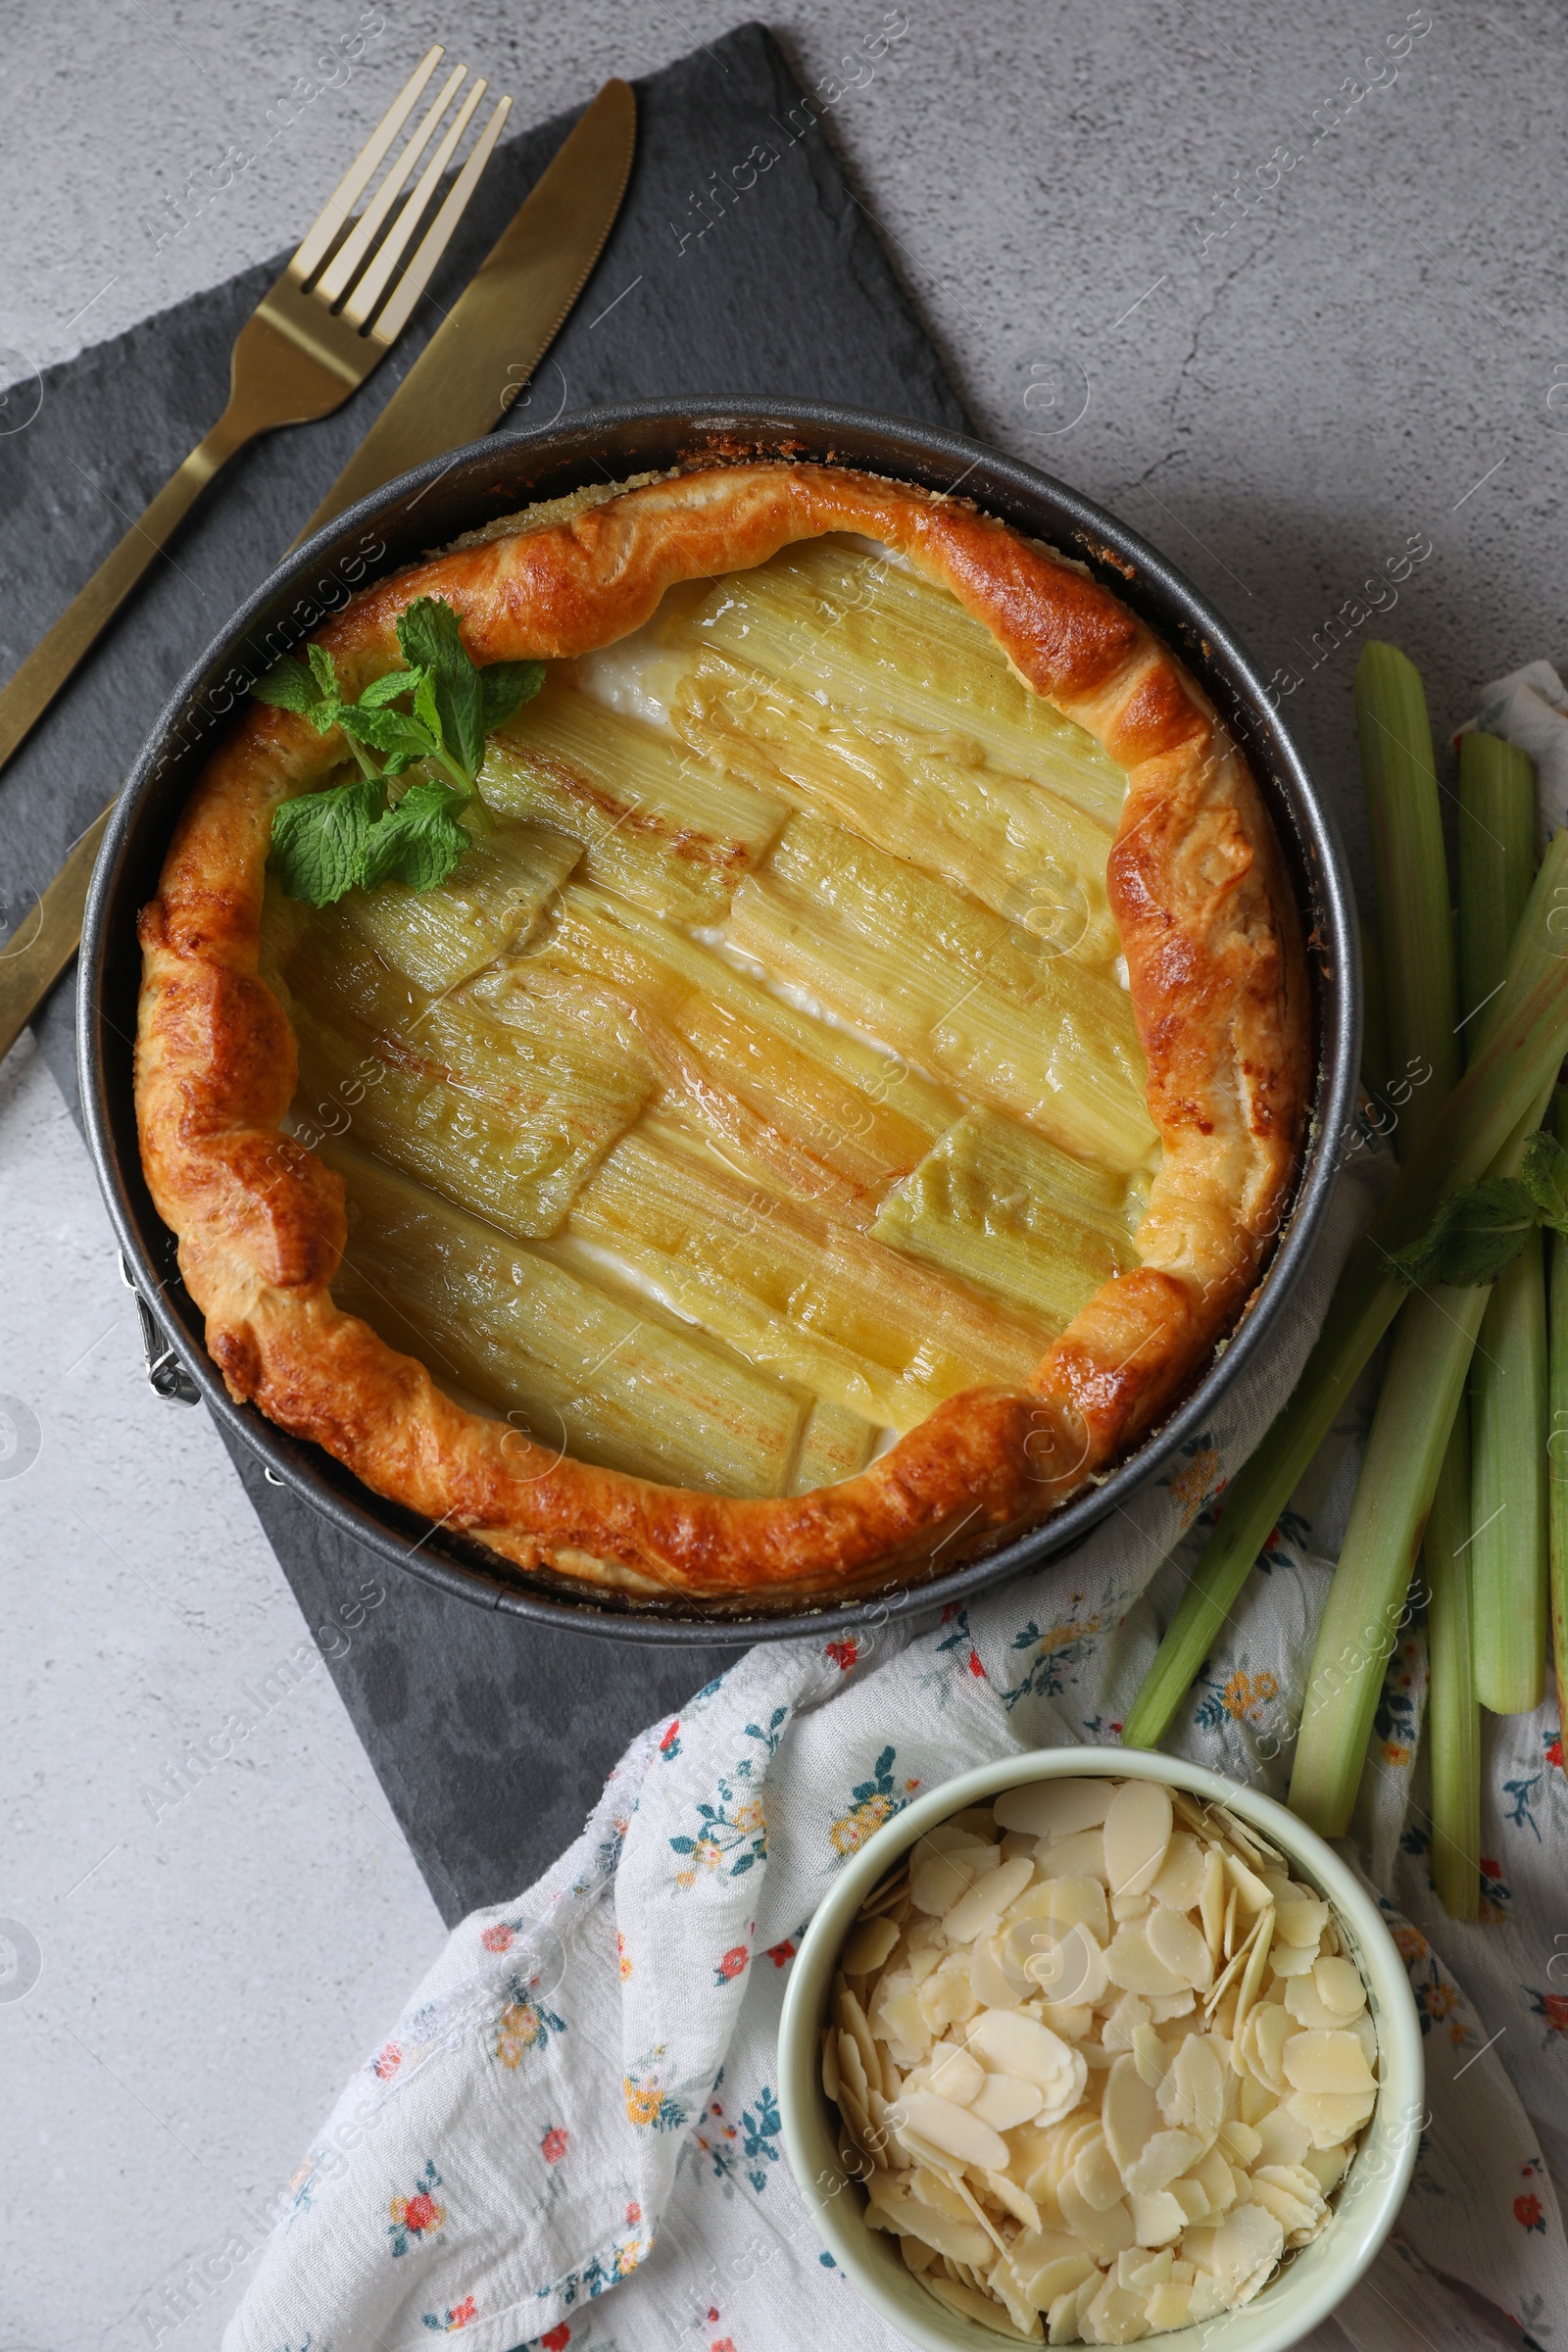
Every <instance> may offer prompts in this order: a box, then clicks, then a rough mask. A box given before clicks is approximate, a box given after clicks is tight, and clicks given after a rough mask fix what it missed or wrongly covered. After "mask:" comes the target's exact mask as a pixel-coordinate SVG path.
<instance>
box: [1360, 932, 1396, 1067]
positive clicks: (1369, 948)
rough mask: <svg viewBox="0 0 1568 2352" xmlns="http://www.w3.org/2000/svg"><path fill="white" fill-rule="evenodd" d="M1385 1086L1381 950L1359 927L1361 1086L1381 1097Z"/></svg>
mask: <svg viewBox="0 0 1568 2352" xmlns="http://www.w3.org/2000/svg"><path fill="white" fill-rule="evenodd" d="M1388 1083H1389V1006H1388V993H1387V991H1386V990H1385V988H1384V985H1383V951H1382V949H1381V948H1380V947H1379V946H1378V943H1377V941H1376V940H1375V939H1374V938H1373V936H1372V934H1371V932H1370V931H1369V930H1368V929H1367V927H1366V924H1365V923H1364V922H1363V923H1362V925H1361V1084H1362V1085H1363V1086H1364V1087H1365V1088H1366V1091H1367V1093H1368V1094H1369V1095H1371V1096H1373V1097H1381V1095H1382V1093H1383V1090H1384V1088H1385V1087H1386V1086H1387V1085H1388Z"/></svg>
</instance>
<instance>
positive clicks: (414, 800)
mask: <svg viewBox="0 0 1568 2352" xmlns="http://www.w3.org/2000/svg"><path fill="white" fill-rule="evenodd" d="M468 798H469V796H468V794H467V793H466V792H456V791H454V790H453V788H452V786H451V785H450V784H441V783H438V782H434V781H432V782H429V783H423V784H411V785H410V787H409V789H408V791H407V792H406V793H405V794H404V796H403V798H402V800H401V801H400V802H399V803H398V805H397V807H396V808H395V809H389V810H388V811H387V813H386V815H385V816H383V817H382V819H381V821H380V823H379V824H378V825H376V826H374V827H373V828H372V830H371V833H370V839H369V849H368V857H367V858H366V864H365V872H364V875H363V880H364V883H365V887H366V888H367V889H368V890H373V889H374V887H375V885H376V884H377V883H378V882H403V883H406V884H407V886H408V888H409V889H410V890H434V888H435V887H436V885H437V883H439V882H444V881H445V880H446V878H447V876H448V875H449V874H450V873H451V871H452V869H453V867H454V866H455V865H456V864H457V862H458V859H459V858H461V857H462V856H463V854H464V852H465V850H469V849H471V848H472V847H473V843H472V840H471V838H470V836H469V834H468V833H467V831H466V828H465V827H464V826H462V825H460V824H459V822H458V811H459V810H460V809H464V808H466V805H467V802H468Z"/></svg>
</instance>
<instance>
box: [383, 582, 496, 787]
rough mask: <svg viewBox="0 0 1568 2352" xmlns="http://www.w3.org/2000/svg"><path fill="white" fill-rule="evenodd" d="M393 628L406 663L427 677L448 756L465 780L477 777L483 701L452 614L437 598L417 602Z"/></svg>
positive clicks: (481, 750) (481, 751)
mask: <svg viewBox="0 0 1568 2352" xmlns="http://www.w3.org/2000/svg"><path fill="white" fill-rule="evenodd" d="M397 627H398V643H399V645H401V647H402V648H403V655H404V659H405V661H407V662H410V663H412V664H413V665H414V666H415V667H416V668H418V669H423V670H425V671H427V672H428V673H429V681H430V690H431V695H432V699H433V701H434V704H435V709H436V711H437V714H438V716H439V720H440V728H441V741H442V744H443V746H444V747H445V749H446V752H447V754H448V756H449V757H450V758H451V759H452V760H454V761H455V762H456V764H457V765H458V766H459V767H461V768H462V770H463V772H464V774H465V775H466V776H476V775H477V774H478V772H479V770H480V768H481V767H482V766H483V765H484V709H483V697H482V695H481V692H480V687H479V672H478V670H477V669H476V668H475V667H474V665H473V663H472V662H470V661H469V659H468V656H467V654H466V651H465V649H464V643H463V638H462V636H461V634H460V633H459V629H458V616H457V614H456V613H454V611H453V610H452V607H451V606H450V605H449V604H446V603H445V602H443V600H442V599H441V598H439V597H434V596H421V597H420V598H419V599H418V600H417V603H415V604H412V605H410V607H409V609H408V611H407V612H406V613H400V614H399V616H398V624H397ZM416 707H417V705H416Z"/></svg>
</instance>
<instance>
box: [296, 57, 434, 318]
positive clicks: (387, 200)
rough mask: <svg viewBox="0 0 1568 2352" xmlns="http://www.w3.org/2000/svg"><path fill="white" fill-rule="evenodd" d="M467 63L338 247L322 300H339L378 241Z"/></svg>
mask: <svg viewBox="0 0 1568 2352" xmlns="http://www.w3.org/2000/svg"><path fill="white" fill-rule="evenodd" d="M467 73H468V69H467V67H466V66H457V67H455V68H454V69H453V71H452V72H451V73H449V74H448V75H447V77H446V80H445V81H444V82H443V83H442V85H441V88H440V91H439V93H438V95H437V97H436V100H435V103H434V104H433V105H432V106H431V107H430V108H429V110H428V112H427V113H426V115H425V118H424V121H423V122H422V123H420V124H419V127H418V129H417V131H416V132H415V133H414V136H413V137H412V138H411V139H410V141H409V143H408V145H407V146H406V147H405V148H404V150H403V153H402V154H401V155H400V156H399V157H398V160H397V162H396V163H395V164H394V165H393V166H392V169H391V171H390V172H388V173H387V175H386V177H385V179H383V180H382V182H381V185H380V186H379V187H378V188H377V189H376V191H375V195H374V197H373V199H372V200H371V202H370V203H369V204H368V205H367V207H366V209H365V211H364V212H363V213H362V214H361V215H360V218H359V219H358V221H355V223H354V226H353V228H352V229H351V230H350V232H349V234H348V236H347V237H345V238H344V240H343V243H342V244H341V245H340V246H339V247H338V249H337V251H336V253H334V254H333V256H332V259H331V260H330V261H329V262H328V263H327V265H326V268H325V269H324V270H322V271H321V274H320V276H319V278H318V280H317V282H316V289H315V290H316V292H317V294H318V295H319V297H320V299H321V301H322V302H336V301H337V300H338V298H339V297H340V295H341V294H342V293H343V291H344V288H345V287H346V286H348V285H350V284H351V283H352V281H353V278H354V275H355V272H356V271H357V270H358V269H359V267H360V264H361V263H362V262H363V261H364V259H365V257H366V255H367V254H368V252H369V250H370V247H371V245H372V243H373V242H374V239H375V235H376V232H377V230H378V229H379V228H380V226H381V223H382V221H384V220H385V219H386V217H387V215H388V213H389V212H390V211H391V210H392V206H393V204H394V202H395V200H396V198H397V193H398V190H399V189H400V188H401V187H402V185H403V183H404V181H405V180H406V179H407V178H408V176H409V174H410V172H412V171H413V170H414V167H415V165H416V164H417V162H418V160H419V158H420V156H421V155H422V154H423V153H424V150H425V149H426V147H428V145H429V144H430V141H431V139H432V138H433V137H434V135H435V129H436V125H437V123H439V122H440V120H441V118H442V116H443V115H444V114H445V113H446V111H447V108H448V107H449V106H450V105H451V103H452V101H453V99H454V98H455V97H456V95H457V93H458V90H459V89H460V87H461V86H462V84H463V83H464V82H465V81H466V78H467Z"/></svg>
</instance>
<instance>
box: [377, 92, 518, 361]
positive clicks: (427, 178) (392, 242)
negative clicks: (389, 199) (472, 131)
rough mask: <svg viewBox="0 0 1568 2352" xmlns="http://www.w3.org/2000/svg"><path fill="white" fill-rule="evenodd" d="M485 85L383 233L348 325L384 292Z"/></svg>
mask: <svg viewBox="0 0 1568 2352" xmlns="http://www.w3.org/2000/svg"><path fill="white" fill-rule="evenodd" d="M488 87H489V84H488V82H486V81H485V80H484V79H483V77H482V76H481V78H480V79H479V80H478V81H476V82H475V83H474V85H473V87H472V89H471V90H470V91H469V92H468V95H467V96H466V98H465V100H464V101H463V104H462V105H461V106H460V107H459V109H458V111H457V113H456V114H455V115H454V116H453V118H452V123H451V127H450V128H449V129H448V131H447V133H446V136H445V137H444V138H443V140H442V141H441V144H440V146H439V147H438V148H437V149H436V151H435V153H434V155H432V156H431V158H430V161H429V162H428V163H427V164H426V165H425V167H424V170H423V171H422V172H420V174H419V177H418V182H417V186H416V187H415V190H414V193H413V195H412V196H410V197H409V198H408V199H407V201H406V202H405V204H404V207H403V210H402V211H401V212H400V213H399V215H398V217H397V219H396V221H394V222H393V224H392V226H391V228H390V229H389V230H388V231H387V234H386V237H385V239H384V240H383V242H382V245H381V249H380V251H379V252H378V253H377V254H376V256H375V258H374V260H373V261H372V262H371V263H370V266H369V268H368V270H366V272H365V275H364V276H363V277H362V278H361V280H360V282H359V284H358V285H357V286H356V287H355V289H354V291H353V293H352V294H351V295H350V296H349V298H348V301H347V302H346V303H345V304H344V305H343V314H342V315H343V317H344V318H345V319H347V321H348V323H349V325H350V326H357V327H363V326H364V325H365V323H366V321H367V319H368V318H369V316H370V314H371V312H372V311H373V310H374V309H375V306H376V304H377V303H378V302H379V301H380V299H381V297H382V295H383V294H384V293H385V292H386V289H387V283H388V281H389V279H390V278H391V275H392V272H393V270H395V269H396V268H397V266H398V263H399V262H400V261H401V260H402V258H403V250H404V247H405V246H406V245H407V244H408V241H409V239H410V238H411V237H412V236H413V234H414V232H415V230H416V229H417V227H418V225H419V222H420V221H421V220H422V219H423V217H424V212H425V208H426V206H427V205H428V204H429V202H430V199H431V197H432V196H433V195H434V193H435V191H436V189H437V187H438V186H439V185H440V181H441V174H442V173H443V172H445V170H446V168H447V166H448V164H449V163H450V162H451V161H452V157H453V153H454V151H455V150H456V148H457V144H458V141H459V140H460V139H461V138H462V136H463V134H464V132H465V131H466V129H467V127H468V124H469V123H470V121H471V120H472V118H473V110H474V108H475V107H476V106H477V105H478V103H479V101H480V99H481V98H482V97H483V96H484V94H485V91H486V90H487V89H488Z"/></svg>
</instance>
